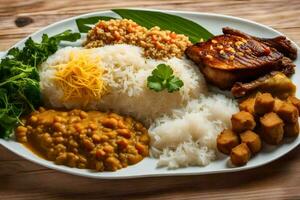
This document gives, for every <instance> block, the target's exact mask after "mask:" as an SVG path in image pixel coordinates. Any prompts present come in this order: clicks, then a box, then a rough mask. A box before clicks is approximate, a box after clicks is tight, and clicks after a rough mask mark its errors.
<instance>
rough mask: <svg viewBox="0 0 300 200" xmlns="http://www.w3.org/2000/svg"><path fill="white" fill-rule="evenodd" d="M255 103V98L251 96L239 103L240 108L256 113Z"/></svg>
mask: <svg viewBox="0 0 300 200" xmlns="http://www.w3.org/2000/svg"><path fill="white" fill-rule="evenodd" d="M254 103H255V98H254V97H250V98H248V99H245V100H244V101H242V102H241V103H240V104H239V108H240V110H243V111H246V112H249V113H251V114H252V115H254Z"/></svg>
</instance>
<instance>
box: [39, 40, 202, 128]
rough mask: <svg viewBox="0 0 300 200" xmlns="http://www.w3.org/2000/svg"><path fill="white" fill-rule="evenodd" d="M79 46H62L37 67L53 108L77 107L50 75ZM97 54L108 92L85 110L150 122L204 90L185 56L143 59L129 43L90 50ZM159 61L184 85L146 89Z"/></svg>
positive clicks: (138, 51) (47, 97)
mask: <svg viewBox="0 0 300 200" xmlns="http://www.w3.org/2000/svg"><path fill="white" fill-rule="evenodd" d="M80 50H81V49H80V48H74V47H66V48H63V49H60V50H59V51H57V52H56V53H55V54H54V55H52V56H50V57H49V58H48V60H47V61H46V62H45V63H44V64H43V65H42V66H41V68H40V77H41V90H42V95H43V96H44V97H45V100H46V101H47V102H49V103H50V105H51V106H53V107H56V108H63V107H66V108H80V107H82V105H81V104H74V103H69V102H63V101H62V97H63V93H62V90H61V89H60V88H56V86H55V84H54V81H53V76H54V74H55V72H56V70H57V69H55V68H54V67H53V66H54V65H57V64H62V63H66V62H67V61H68V60H69V55H70V53H71V52H73V53H74V54H75V55H76V53H78V52H79V51H80ZM90 51H91V53H92V54H94V55H95V56H96V55H97V56H100V60H101V61H100V63H99V67H102V68H104V70H105V73H104V75H103V80H104V82H105V83H106V84H107V86H108V88H109V94H107V95H105V96H104V97H103V98H102V99H99V101H97V102H92V103H91V104H89V105H88V107H87V108H88V109H101V110H113V111H115V112H118V113H121V114H124V115H131V116H134V117H135V118H136V119H138V120H140V121H142V122H144V123H146V124H148V125H149V124H150V122H152V121H153V120H154V119H155V118H157V117H159V116H161V115H162V114H166V113H169V114H170V112H171V110H172V109H175V108H180V107H182V106H184V105H185V104H186V103H187V102H188V101H189V100H191V99H193V98H196V97H197V96H199V95H200V94H201V93H205V92H206V84H205V81H204V78H203V77H202V75H201V74H200V73H199V70H198V69H197V67H196V66H195V65H194V64H193V63H192V62H191V61H188V60H186V59H184V60H181V59H178V58H172V59H169V60H166V61H158V60H153V59H145V58H144V57H143V50H142V48H140V47H136V46H132V45H124V44H121V45H109V46H105V47H100V48H95V49H91V50H90ZM160 63H166V64H168V65H170V66H171V68H172V69H173V70H174V73H175V75H176V76H178V77H179V78H180V79H181V80H182V81H183V82H184V86H183V87H182V88H181V89H180V91H179V92H174V93H168V92H167V91H163V92H159V93H158V92H155V91H152V90H149V88H147V77H148V76H149V75H151V72H152V70H153V69H154V68H155V67H156V66H157V65H158V64H160Z"/></svg>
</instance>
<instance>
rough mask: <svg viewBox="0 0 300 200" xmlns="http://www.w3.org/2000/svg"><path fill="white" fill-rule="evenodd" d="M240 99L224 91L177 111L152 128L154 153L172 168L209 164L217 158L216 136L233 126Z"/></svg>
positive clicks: (163, 164) (203, 97)
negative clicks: (233, 97)
mask: <svg viewBox="0 0 300 200" xmlns="http://www.w3.org/2000/svg"><path fill="white" fill-rule="evenodd" d="M237 111H238V108H237V105H236V102H234V101H233V100H232V99H229V98H227V97H225V96H224V95H221V94H214V95H207V96H204V95H201V96H200V98H199V99H195V100H192V101H190V102H189V103H188V104H187V106H186V107H184V108H181V109H177V110H173V112H172V114H171V115H165V116H163V117H161V118H158V119H156V121H155V122H154V123H153V124H152V125H151V127H150V128H149V134H150V137H151V154H152V156H153V157H157V158H159V162H158V166H167V167H168V168H171V169H172V168H178V167H186V166H189V165H200V166H201V165H207V164H209V163H210V161H211V160H214V159H215V157H216V154H215V153H216V151H217V149H216V137H217V135H218V134H219V133H220V132H221V131H222V130H223V129H224V128H230V126H231V123H230V118H231V115H232V114H234V113H236V112H237Z"/></svg>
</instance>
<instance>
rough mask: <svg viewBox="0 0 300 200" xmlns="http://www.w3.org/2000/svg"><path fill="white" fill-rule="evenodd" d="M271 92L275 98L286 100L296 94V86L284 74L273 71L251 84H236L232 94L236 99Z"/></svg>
mask: <svg viewBox="0 0 300 200" xmlns="http://www.w3.org/2000/svg"><path fill="white" fill-rule="evenodd" d="M257 89H259V91H260V92H269V93H271V94H272V95H273V96H274V97H278V98H280V99H286V98H287V97H289V96H293V95H294V94H295V92H296V86H295V85H294V84H293V82H292V81H291V79H289V78H288V77H287V76H286V75H284V74H283V73H282V72H278V71H273V72H270V73H269V74H266V75H264V76H262V77H259V78H258V79H256V80H254V81H251V82H249V83H242V82H236V83H235V84H234V85H233V87H232V88H231V93H232V94H233V96H235V97H242V96H245V95H248V94H250V93H252V92H255V91H256V90H257Z"/></svg>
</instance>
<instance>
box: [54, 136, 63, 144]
mask: <svg viewBox="0 0 300 200" xmlns="http://www.w3.org/2000/svg"><path fill="white" fill-rule="evenodd" d="M64 141H65V139H64V138H63V137H61V136H59V137H57V138H55V142H56V143H63V142H64Z"/></svg>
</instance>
